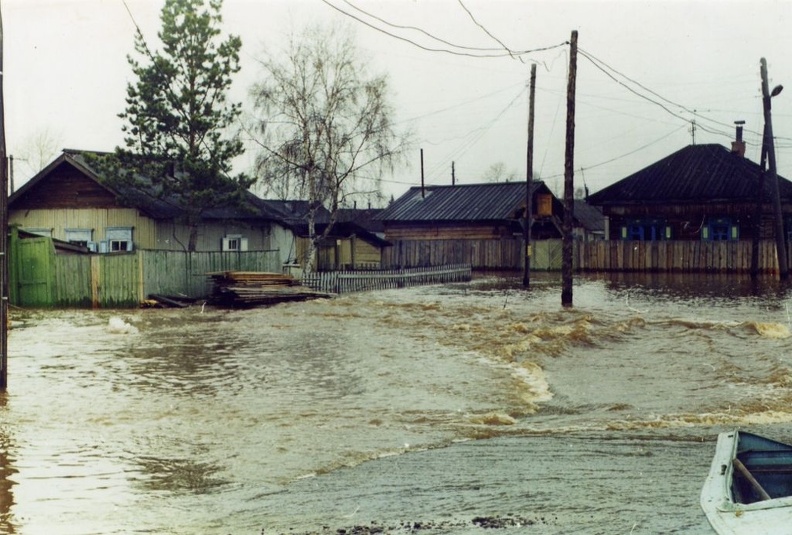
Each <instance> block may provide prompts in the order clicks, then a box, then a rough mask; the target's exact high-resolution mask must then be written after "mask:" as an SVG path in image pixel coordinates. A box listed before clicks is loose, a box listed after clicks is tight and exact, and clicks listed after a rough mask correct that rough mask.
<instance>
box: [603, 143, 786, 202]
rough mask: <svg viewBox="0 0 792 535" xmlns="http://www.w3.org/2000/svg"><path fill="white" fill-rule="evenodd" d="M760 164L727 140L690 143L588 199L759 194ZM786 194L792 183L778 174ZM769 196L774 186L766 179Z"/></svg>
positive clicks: (708, 198)
mask: <svg viewBox="0 0 792 535" xmlns="http://www.w3.org/2000/svg"><path fill="white" fill-rule="evenodd" d="M760 170H761V168H760V166H759V164H757V163H754V162H752V161H751V160H749V159H747V158H745V157H743V156H740V155H739V154H736V153H733V152H731V151H730V150H728V149H727V148H725V147H723V146H722V145H717V144H708V145H689V146H687V147H685V148H683V149H681V150H678V151H677V152H675V153H673V154H671V155H669V156H666V157H665V158H663V159H662V160H660V161H658V162H656V163H654V164H652V165H650V166H648V167H646V168H644V169H641V170H640V171H638V172H637V173H633V174H632V175H630V176H628V177H626V178H624V179H622V180H620V181H619V182H616V183H615V184H613V185H611V186H608V187H607V188H604V189H602V190H600V191H598V192H597V193H594V194H593V195H590V196H589V198H588V202H589V204H593V205H599V206H604V205H611V204H633V203H654V204H660V203H672V202H676V203H705V202H713V201H727V202H737V201H742V202H744V201H751V200H754V199H755V196H756V194H755V192H756V184H757V177H758V175H759V173H760ZM779 179H780V180H779V187H780V190H781V197H782V198H789V199H792V182H789V181H788V180H787V179H785V178H782V177H779ZM763 189H764V196H765V199H766V200H768V201H769V200H770V198H771V197H770V192H771V190H770V185H769V183H768V181H767V180H765V181H764V188H763Z"/></svg>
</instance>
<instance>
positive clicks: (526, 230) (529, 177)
mask: <svg viewBox="0 0 792 535" xmlns="http://www.w3.org/2000/svg"><path fill="white" fill-rule="evenodd" d="M535 94H536V63H532V64H531V82H530V86H529V94H528V150H527V151H526V173H525V226H524V227H523V239H524V241H525V272H524V273H523V286H525V287H526V288H528V287H529V286H530V285H531V224H532V223H533V195H532V194H531V190H532V189H533V142H534V139H533V136H534V96H535Z"/></svg>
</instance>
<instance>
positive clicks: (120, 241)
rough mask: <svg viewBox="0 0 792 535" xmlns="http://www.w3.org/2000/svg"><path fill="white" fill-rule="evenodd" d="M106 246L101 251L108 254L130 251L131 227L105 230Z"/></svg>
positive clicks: (131, 247)
mask: <svg viewBox="0 0 792 535" xmlns="http://www.w3.org/2000/svg"><path fill="white" fill-rule="evenodd" d="M105 238H107V245H106V247H104V248H103V249H104V250H105V251H106V252H109V253H116V252H121V251H131V250H132V249H133V246H132V228H131V227H108V228H106V229H105Z"/></svg>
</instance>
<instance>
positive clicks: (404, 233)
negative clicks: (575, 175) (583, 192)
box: [376, 181, 563, 241]
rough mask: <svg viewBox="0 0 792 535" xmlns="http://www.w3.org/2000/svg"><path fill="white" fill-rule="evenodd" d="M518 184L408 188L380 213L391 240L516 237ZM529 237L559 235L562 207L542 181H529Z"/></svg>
mask: <svg viewBox="0 0 792 535" xmlns="http://www.w3.org/2000/svg"><path fill="white" fill-rule="evenodd" d="M525 189H526V185H525V183H524V182H504V183H489V184H470V185H467V184H466V185H454V186H426V187H412V188H410V189H409V190H408V191H407V192H406V193H405V194H404V195H402V196H401V197H399V198H398V199H396V200H395V201H394V202H393V203H391V205H390V206H389V207H388V208H386V209H385V210H383V211H382V213H380V214H379V215H378V216H377V218H376V219H378V220H380V221H382V223H383V226H384V231H385V238H386V239H387V240H388V241H394V240H459V239H464V240H492V239H515V238H517V239H521V238H522V236H523V227H522V221H523V220H524V217H525V216H524V213H525V198H526V191H525ZM531 199H532V202H533V207H532V208H533V226H532V236H533V239H535V240H543V239H557V238H560V237H561V229H560V222H561V220H562V219H563V205H562V204H561V202H560V201H559V200H558V199H556V198H555V196H554V195H553V193H552V192H551V191H550V189H549V188H548V187H547V185H546V184H545V183H544V182H542V181H535V182H533V188H532V192H531Z"/></svg>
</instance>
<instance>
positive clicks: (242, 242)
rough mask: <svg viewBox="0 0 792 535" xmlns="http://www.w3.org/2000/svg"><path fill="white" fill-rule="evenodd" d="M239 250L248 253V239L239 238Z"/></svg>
mask: <svg viewBox="0 0 792 535" xmlns="http://www.w3.org/2000/svg"><path fill="white" fill-rule="evenodd" d="M239 250H240V251H247V250H248V239H247V238H239Z"/></svg>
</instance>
